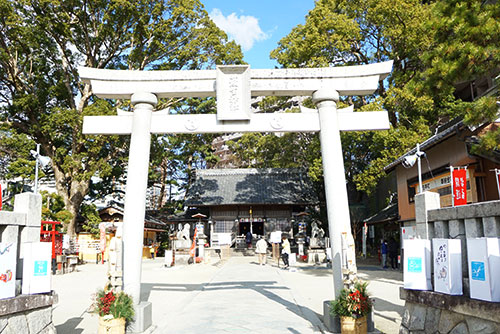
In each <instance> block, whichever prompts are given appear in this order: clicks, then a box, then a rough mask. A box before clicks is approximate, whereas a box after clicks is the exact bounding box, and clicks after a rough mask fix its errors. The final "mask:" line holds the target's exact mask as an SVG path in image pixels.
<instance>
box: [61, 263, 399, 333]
mask: <svg viewBox="0 0 500 334" xmlns="http://www.w3.org/2000/svg"><path fill="white" fill-rule="evenodd" d="M162 261H163V259H162V258H159V259H156V260H145V261H144V262H143V272H142V281H143V284H142V296H141V297H142V299H143V300H149V301H151V302H152V303H153V323H154V328H152V329H151V331H149V332H150V333H151V332H153V333H162V334H163V333H166V334H169V333H176V334H182V333H271V334H272V333H292V334H294V333H304V334H307V333H321V332H324V333H327V332H326V330H325V328H324V326H323V324H322V323H321V321H320V320H319V317H321V315H322V313H323V301H324V300H327V299H329V298H330V296H332V295H333V292H332V289H333V288H332V276H331V275H332V274H331V269H328V268H326V266H324V265H323V266H310V265H305V264H302V265H300V266H299V268H298V270H297V271H296V272H291V271H285V270H282V269H278V268H277V267H276V266H275V265H274V264H271V265H269V264H268V265H267V266H259V265H257V264H256V263H255V259H254V258H253V257H232V258H230V259H228V260H226V261H223V262H221V263H218V264H217V265H203V264H198V265H190V266H177V267H173V268H164V267H163V266H162ZM359 266H360V274H359V275H360V277H361V278H362V279H366V280H369V281H370V285H369V291H370V292H371V293H372V295H373V296H374V297H375V299H376V302H375V303H376V304H375V305H376V307H375V326H376V328H377V329H379V330H380V331H381V332H383V333H398V331H399V323H400V321H401V316H402V312H403V309H402V305H403V302H402V301H401V300H399V286H401V285H402V282H401V279H402V275H401V273H400V272H395V271H384V270H381V269H380V268H378V267H377V266H371V265H363V264H360V265H359ZM105 272H106V265H95V264H86V265H83V266H80V267H79V272H76V273H71V274H66V275H59V276H55V277H54V278H53V287H54V289H55V290H56V292H57V293H58V295H59V304H58V305H56V306H55V308H54V315H53V319H54V324H55V325H56V327H57V330H58V333H60V334H61V333H63V334H64V333H78V334H80V333H85V334H86V333H96V332H97V322H98V319H97V316H96V315H91V314H89V313H87V312H86V309H87V308H88V306H89V305H90V300H91V295H92V293H94V292H95V290H96V289H97V288H99V287H102V286H103V285H104V282H105Z"/></svg>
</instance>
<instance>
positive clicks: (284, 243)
mask: <svg viewBox="0 0 500 334" xmlns="http://www.w3.org/2000/svg"><path fill="white" fill-rule="evenodd" d="M281 247H282V249H281V258H282V259H283V263H284V264H285V266H284V267H283V269H288V267H289V264H288V257H289V256H290V254H291V253H292V251H291V250H290V241H288V238H287V237H286V236H285V235H284V236H282V237H281Z"/></svg>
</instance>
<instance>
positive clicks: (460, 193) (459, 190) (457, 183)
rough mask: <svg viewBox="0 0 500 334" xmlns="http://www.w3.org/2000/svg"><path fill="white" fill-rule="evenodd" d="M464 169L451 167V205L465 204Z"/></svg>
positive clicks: (465, 182) (465, 181) (465, 183)
mask: <svg viewBox="0 0 500 334" xmlns="http://www.w3.org/2000/svg"><path fill="white" fill-rule="evenodd" d="M466 172H467V171H466V170H465V169H453V171H452V182H453V205H454V206H458V205H466V204H467V175H466Z"/></svg>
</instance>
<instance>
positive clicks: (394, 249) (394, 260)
mask: <svg viewBox="0 0 500 334" xmlns="http://www.w3.org/2000/svg"><path fill="white" fill-rule="evenodd" d="M398 248H399V247H398V243H397V242H396V240H394V238H391V240H389V246H388V250H389V258H390V259H391V268H392V269H398Z"/></svg>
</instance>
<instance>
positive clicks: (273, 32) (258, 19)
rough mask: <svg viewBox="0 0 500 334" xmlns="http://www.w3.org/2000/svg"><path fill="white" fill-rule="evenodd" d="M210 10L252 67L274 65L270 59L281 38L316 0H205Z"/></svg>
mask: <svg viewBox="0 0 500 334" xmlns="http://www.w3.org/2000/svg"><path fill="white" fill-rule="evenodd" d="M201 2H202V3H203V5H204V6H205V9H206V11H207V12H208V14H209V15H210V17H211V18H212V20H213V21H214V22H215V24H217V26H218V27H219V28H221V29H222V30H224V31H225V32H226V33H227V34H228V36H229V37H230V38H231V39H234V40H235V41H236V42H237V43H238V44H240V45H241V47H242V50H243V53H244V55H245V57H244V59H245V61H246V62H247V63H249V64H250V66H251V68H274V67H276V66H278V64H277V63H276V61H274V60H271V59H269V53H270V52H271V51H272V50H273V49H275V48H276V47H277V45H278V42H279V40H280V39H281V38H283V37H285V36H286V35H288V33H289V32H290V31H291V30H292V29H293V27H295V26H296V25H298V24H304V23H305V16H306V15H307V13H308V12H309V11H310V10H311V9H313V8H314V0H201Z"/></svg>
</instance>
